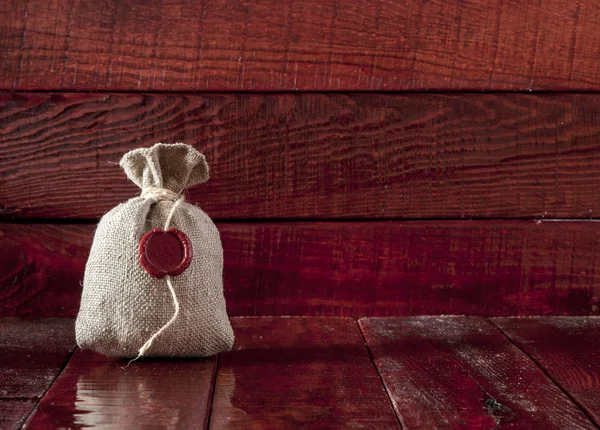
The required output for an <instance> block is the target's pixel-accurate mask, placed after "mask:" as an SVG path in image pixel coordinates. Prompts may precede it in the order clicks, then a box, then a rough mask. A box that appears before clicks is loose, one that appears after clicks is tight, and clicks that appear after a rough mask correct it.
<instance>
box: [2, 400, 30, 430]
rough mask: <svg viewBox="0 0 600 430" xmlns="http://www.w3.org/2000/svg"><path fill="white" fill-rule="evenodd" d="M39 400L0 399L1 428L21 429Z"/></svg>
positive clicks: (4, 429) (9, 429)
mask: <svg viewBox="0 0 600 430" xmlns="http://www.w3.org/2000/svg"><path fill="white" fill-rule="evenodd" d="M36 403H37V400H15V399H11V400H2V399H0V429H2V430H13V429H15V430H16V429H19V428H21V426H22V425H23V422H24V421H25V419H26V418H27V415H29V413H30V412H31V410H32V409H33V407H34V406H35V404H36Z"/></svg>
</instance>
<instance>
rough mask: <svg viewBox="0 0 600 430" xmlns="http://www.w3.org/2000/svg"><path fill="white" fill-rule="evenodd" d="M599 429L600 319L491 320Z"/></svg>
mask: <svg viewBox="0 0 600 430" xmlns="http://www.w3.org/2000/svg"><path fill="white" fill-rule="evenodd" d="M492 322H493V323H494V324H496V325H497V326H498V327H500V329H501V330H502V331H503V332H504V333H505V334H506V335H507V336H508V337H510V339H511V340H512V341H513V342H515V343H516V344H517V346H518V347H519V348H521V349H522V350H523V351H525V352H526V353H527V354H529V355H530V356H531V357H532V358H533V359H534V360H535V361H536V362H537V363H539V364H540V365H541V366H542V367H543V368H544V370H545V371H546V372H547V373H548V375H550V377H551V378H552V379H553V380H554V381H556V383H558V385H560V386H561V387H562V388H563V389H564V390H565V391H567V392H568V393H569V394H570V395H571V396H572V398H573V399H574V400H575V401H576V402H577V403H578V404H579V405H580V406H581V407H582V408H583V409H584V410H585V411H586V412H587V413H588V415H589V416H590V417H591V418H592V419H593V420H594V421H595V423H596V424H597V425H600V318H589V317H588V318H575V317H571V318H563V317H552V318H548V317H545V318H494V319H493V320H492Z"/></svg>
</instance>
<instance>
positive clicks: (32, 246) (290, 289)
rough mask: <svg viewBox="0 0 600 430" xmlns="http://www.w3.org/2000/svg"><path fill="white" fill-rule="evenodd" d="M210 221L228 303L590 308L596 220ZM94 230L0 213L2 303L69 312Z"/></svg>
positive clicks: (401, 308) (320, 308) (599, 278)
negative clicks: (7, 219)
mask: <svg viewBox="0 0 600 430" xmlns="http://www.w3.org/2000/svg"><path fill="white" fill-rule="evenodd" d="M217 226H218V228H219V230H220V232H221V238H222V241H223V247H224V253H225V269H224V281H225V296H226V298H227V306H228V311H229V312H230V314H232V315H322V316H365V315H415V314H417V315H418V314H476V315H487V316H502V315H598V314H600V310H599V304H600V262H599V261H598V259H599V258H600V251H599V249H600V224H599V223H597V222H588V221H580V222H541V223H537V222H534V221H430V222H424V221H421V222H362V223H356V222H328V223H309V222H306V223H218V224H217ZM93 231H94V226H93V225H45V224H6V223H5V224H0V262H1V265H0V267H1V268H2V271H1V272H0V287H1V289H0V291H2V292H3V296H2V300H1V301H0V314H2V315H32V314H33V315H43V316H56V315H66V316H74V315H75V314H76V312H77V309H78V306H79V297H80V292H81V286H80V282H81V280H82V279H83V268H84V264H85V260H86V258H87V253H88V249H89V246H90V244H91V241H92V236H93Z"/></svg>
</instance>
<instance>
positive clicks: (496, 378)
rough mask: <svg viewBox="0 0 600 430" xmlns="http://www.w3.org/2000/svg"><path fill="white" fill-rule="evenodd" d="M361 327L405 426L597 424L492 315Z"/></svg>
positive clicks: (381, 321)
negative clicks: (488, 318) (498, 326)
mask: <svg viewBox="0 0 600 430" xmlns="http://www.w3.org/2000/svg"><path fill="white" fill-rule="evenodd" d="M360 326H361V328H362V330H363V333H364V335H365V338H366V340H367V344H368V346H369V348H370V350H371V352H372V355H373V358H374V360H375V363H376V365H377V367H378V369H379V372H380V374H381V376H382V378H383V381H384V383H385V384H386V387H387V389H388V391H389V393H390V396H391V398H392V401H393V403H394V406H395V408H396V411H397V413H398V415H399V417H400V421H401V423H402V425H403V428H405V429H414V428H495V427H501V428H507V427H511V428H540V429H541V428H544V429H567V428H568V429H576V428H586V429H592V428H595V427H594V425H593V424H592V423H591V422H590V421H589V419H588V418H587V417H586V416H585V415H584V414H583V412H582V411H581V410H580V409H579V408H578V407H577V406H576V405H575V404H574V403H572V402H571V400H570V399H569V398H568V397H567V396H566V395H565V394H564V393H563V392H562V391H561V390H560V389H559V388H558V387H557V386H556V385H555V384H554V383H553V382H552V381H551V380H549V379H548V378H547V377H546V376H545V375H544V373H543V372H542V370H541V369H539V368H538V367H537V366H536V365H535V364H534V363H533V362H532V361H531V360H530V359H529V358H528V357H527V356H526V355H525V354H523V353H522V352H521V351H520V350H519V349H518V348H517V347H516V346H514V345H513V344H512V343H511V342H509V341H508V340H507V339H506V337H504V336H503V335H502V333H501V332H500V331H499V330H497V329H496V328H495V327H494V326H493V325H492V324H491V323H490V322H488V321H486V320H485V319H482V318H477V317H411V318H363V319H361V320H360Z"/></svg>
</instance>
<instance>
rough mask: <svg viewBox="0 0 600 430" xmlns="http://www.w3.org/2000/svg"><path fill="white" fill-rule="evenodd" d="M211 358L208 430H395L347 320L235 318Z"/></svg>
mask: <svg viewBox="0 0 600 430" xmlns="http://www.w3.org/2000/svg"><path fill="white" fill-rule="evenodd" d="M233 327H234V331H235V334H236V343H235V346H234V348H233V351H231V352H228V353H223V354H221V355H220V357H219V369H218V372H217V379H216V383H215V393H214V399H213V405H212V414H211V419H210V428H211V429H222V428H227V429H250V428H253V429H259V428H261V429H262V428H269V429H274V428H281V429H284V428H372V429H384V428H397V427H398V422H397V420H396V417H395V416H394V412H393V410H392V407H391V405H390V403H389V400H388V398H387V396H386V395H385V392H384V390H383V387H382V385H381V381H380V380H379V376H378V375H377V372H376V370H375V367H374V366H373V363H372V362H371V359H370V357H369V353H368V352H367V349H366V348H365V345H364V340H363V337H362V335H361V333H360V330H359V329H358V326H357V324H356V321H355V320H353V319H349V318H342V319H340V318H236V319H234V320H233Z"/></svg>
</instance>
